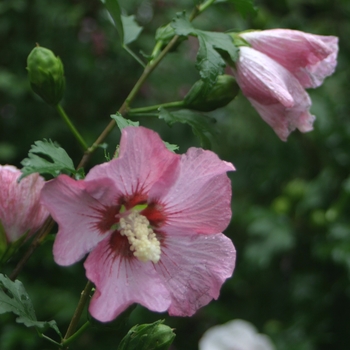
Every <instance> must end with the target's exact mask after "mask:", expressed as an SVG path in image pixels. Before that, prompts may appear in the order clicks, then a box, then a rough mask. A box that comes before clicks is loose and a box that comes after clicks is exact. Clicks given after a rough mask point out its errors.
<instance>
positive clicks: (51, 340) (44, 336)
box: [38, 332, 61, 347]
mask: <svg viewBox="0 0 350 350" xmlns="http://www.w3.org/2000/svg"><path fill="white" fill-rule="evenodd" d="M38 333H39V337H41V338H43V339H45V340H47V341H49V342H50V343H52V344H55V345H57V346H59V347H61V344H60V343H57V341H55V340H53V339H51V338H50V337H48V336H47V335H45V334H42V333H40V332H38Z"/></svg>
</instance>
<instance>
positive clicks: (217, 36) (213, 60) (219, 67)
mask: <svg viewBox="0 0 350 350" xmlns="http://www.w3.org/2000/svg"><path fill="white" fill-rule="evenodd" d="M171 25H172V27H173V28H174V29H175V33H176V34H177V35H182V36H188V35H194V36H196V37H197V38H198V41H199V50H198V53H197V69H198V70H199V73H200V76H201V78H202V79H203V81H205V82H207V83H209V86H212V85H213V84H214V83H215V81H216V78H217V76H218V75H220V74H223V72H224V68H225V66H226V62H225V60H230V61H233V62H235V61H236V60H237V58H238V48H237V47H236V46H235V45H234V43H233V41H232V38H231V37H230V35H228V34H225V33H217V32H208V31H204V30H199V29H196V28H194V27H193V26H192V24H191V22H190V21H189V20H188V18H187V17H186V15H185V13H184V12H181V13H177V15H176V17H175V18H174V19H173V22H172V24H171Z"/></svg>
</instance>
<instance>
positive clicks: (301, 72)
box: [240, 29, 338, 88]
mask: <svg viewBox="0 0 350 350" xmlns="http://www.w3.org/2000/svg"><path fill="white" fill-rule="evenodd" d="M240 36H241V37H242V38H243V39H245V40H246V41H247V42H248V43H249V44H250V45H251V46H252V48H253V49H255V50H258V51H260V52H262V53H264V54H265V55H267V56H269V57H270V58H272V59H273V60H275V61H276V62H278V63H279V64H280V65H282V66H283V67H285V68H286V69H288V70H289V71H290V72H291V73H292V74H293V75H294V76H295V77H296V78H297V79H298V80H299V82H300V83H301V85H302V86H303V87H304V88H310V87H313V88H315V87H318V86H320V85H321V84H322V83H323V80H324V78H326V77H328V76H329V75H331V74H333V73H334V70H335V67H336V65H337V54H338V38H337V37H335V36H322V35H314V34H309V33H304V32H300V31H298V30H291V29H270V30H262V31H250V32H244V33H241V34H240Z"/></svg>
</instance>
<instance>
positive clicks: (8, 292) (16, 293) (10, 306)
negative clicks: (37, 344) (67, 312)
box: [0, 274, 61, 337]
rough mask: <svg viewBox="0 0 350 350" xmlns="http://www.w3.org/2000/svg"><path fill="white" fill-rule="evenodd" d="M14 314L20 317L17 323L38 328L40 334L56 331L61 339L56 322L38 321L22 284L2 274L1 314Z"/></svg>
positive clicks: (0, 290)
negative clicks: (48, 329) (50, 330)
mask: <svg viewBox="0 0 350 350" xmlns="http://www.w3.org/2000/svg"><path fill="white" fill-rule="evenodd" d="M6 312H13V313H14V314H16V315H17V316H18V317H17V319H16V321H17V322H18V323H23V324H24V325H25V326H27V327H36V328H38V330H39V331H40V332H44V331H45V330H46V329H47V328H52V329H54V330H55V331H56V332H57V334H59V336H60V337H61V333H60V331H59V329H58V327H57V324H56V321H49V322H46V321H44V322H39V321H37V319H36V316H35V311H34V307H33V304H32V301H31V300H30V298H29V296H28V293H27V292H26V290H25V289H24V287H23V284H22V282H20V281H18V280H16V281H15V282H13V281H11V280H10V279H9V278H7V277H6V276H4V275H3V274H0V314H3V313H6Z"/></svg>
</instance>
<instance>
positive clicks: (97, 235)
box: [42, 127, 235, 322]
mask: <svg viewBox="0 0 350 350" xmlns="http://www.w3.org/2000/svg"><path fill="white" fill-rule="evenodd" d="M232 170H234V167H233V165H232V164H230V163H227V162H224V161H221V160H220V159H219V158H218V157H217V156H216V155H215V154H214V153H212V152H210V151H205V150H202V149H197V148H190V149H189V150H188V152H187V153H186V154H184V155H181V156H180V155H177V154H175V153H172V152H171V151H169V150H167V149H166V147H165V145H164V143H163V142H162V140H161V139H160V138H159V136H158V134H156V133H155V132H153V131H151V130H148V129H145V128H142V127H137V128H135V127H127V128H125V129H124V130H123V133H122V138H121V142H120V154H119V157H118V158H116V159H113V160H111V161H110V162H107V163H104V164H101V165H97V166H95V167H94V168H93V169H91V170H90V172H89V173H88V175H87V176H86V178H85V179H84V180H80V181H75V180H73V179H71V178H69V177H68V176H65V175H60V176H59V177H58V178H56V179H54V180H52V181H50V182H48V183H47V184H46V185H45V187H44V189H43V192H42V201H43V202H44V203H45V205H46V206H47V207H48V209H49V211H50V212H51V214H52V216H53V218H54V219H55V220H56V221H57V223H58V225H59V231H58V234H57V237H56V240H55V243H54V249H53V251H54V258H55V261H56V262H57V263H58V264H60V265H70V264H73V263H75V262H76V261H78V260H80V259H82V258H83V257H84V255H85V254H87V253H90V254H89V256H88V257H87V259H86V261H85V263H84V266H85V269H86V275H87V278H88V279H89V280H91V281H92V282H93V283H94V284H95V286H96V291H95V294H94V296H93V297H92V300H91V302H90V306H89V311H90V313H91V315H92V316H93V317H94V318H96V319H98V320H99V321H102V322H108V321H111V320H113V319H114V318H115V317H117V316H118V315H119V314H120V313H121V312H122V311H124V310H125V309H126V308H127V307H128V306H129V305H131V304H133V303H139V304H141V305H143V306H145V307H147V308H148V309H150V310H152V311H157V312H163V311H166V310H167V311H168V312H169V314H171V315H177V316H190V315H192V314H193V313H195V312H196V310H197V309H198V308H200V307H202V306H204V305H206V304H208V303H209V302H210V300H212V299H213V298H214V299H216V298H218V296H219V290H220V288H221V285H222V284H223V282H224V281H225V280H226V279H227V278H228V277H230V276H231V275H232V272H233V269H234V265H235V249H234V246H233V244H232V242H231V240H230V239H228V238H227V237H226V236H224V235H223V234H222V233H220V232H221V231H223V230H224V229H225V228H226V227H227V225H228V223H229V221H230V218H231V207H230V200H231V186H230V180H229V178H228V177H227V175H226V172H227V171H232Z"/></svg>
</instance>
